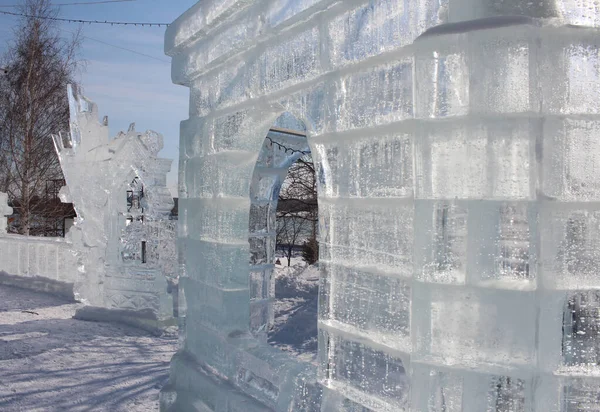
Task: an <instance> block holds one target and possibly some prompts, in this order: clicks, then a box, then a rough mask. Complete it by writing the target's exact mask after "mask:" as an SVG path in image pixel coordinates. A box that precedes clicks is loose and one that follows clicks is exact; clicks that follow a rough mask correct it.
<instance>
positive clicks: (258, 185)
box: [161, 0, 600, 412]
mask: <svg viewBox="0 0 600 412" xmlns="http://www.w3.org/2000/svg"><path fill="white" fill-rule="evenodd" d="M599 30H600V5H599V3H598V2H596V1H591V0H554V1H550V0H545V1H530V0H442V1H430V0H356V1H337V0H257V1H246V0H222V1H217V0H213V1H200V2H198V3H197V4H196V5H195V6H193V7H192V8H191V9H190V10H189V11H187V12H186V13H184V14H183V15H182V16H181V17H180V18H178V19H177V20H176V21H175V22H174V23H173V24H171V25H170V26H169V28H168V29H167V33H166V37H165V51H166V53H167V54H168V55H170V56H171V57H172V79H173V81H174V82H175V83H178V84H182V85H185V86H187V87H189V88H190V111H189V116H190V117H189V119H187V120H185V121H183V122H182V125H181V135H180V150H181V152H180V163H179V164H180V166H179V189H180V190H179V195H180V204H179V216H180V220H179V240H178V242H179V243H178V245H179V256H180V258H179V264H180V274H181V283H180V287H181V290H182V291H183V295H182V302H185V304H184V307H185V313H186V328H185V330H184V335H183V336H184V338H183V341H182V346H181V349H180V350H179V352H178V353H177V355H176V356H175V357H174V358H173V360H172V365H171V379H170V381H169V384H168V385H167V386H166V387H164V388H163V390H162V392H161V408H162V410H163V411H165V412H166V411H169V412H173V411H188V410H202V411H235V410H244V411H256V412H258V411H266V410H272V411H282V412H283V411H323V412H326V411H327V412H329V411H331V412H333V411H335V412H338V411H340V412H357V411H361V412H371V411H378V412H379V411H390V412H392V411H393V412H399V411H411V412H442V411H444V412H482V411H488V412H509V411H510V412H529V411H531V412H583V411H592V410H598V397H599V396H600V378H599V377H600V372H599V371H600V367H599V366H598V365H600V345H599V344H598V342H600V327H599V325H600V316H599V315H598V313H599V309H600V277H599V276H598V273H597V268H598V265H599V264H600V250H599V249H598V248H599V246H600V229H599V228H600V206H599V205H600V203H599V202H600V173H598V166H597V164H598V159H599V158H600V144H599V143H598V142H599V141H600V140H599V139H598V135H599V133H600V100H599V99H598V96H600V41H599V40H598V39H599V38H600V37H599V36H598V34H599ZM294 119H297V121H295V120H294ZM281 124H285V125H286V126H285V127H282V126H281ZM274 125H275V126H276V127H282V128H286V129H292V130H296V131H300V132H301V133H299V135H302V134H306V137H305V138H304V139H302V138H300V137H298V138H291V137H289V136H287V137H286V136H283V135H277V134H276V133H277V132H273V130H272V128H273V126H274ZM302 125H303V126H302ZM267 136H268V137H271V138H273V139H275V138H276V139H283V140H282V141H284V142H285V144H286V145H288V146H290V147H291V146H292V145H295V146H293V147H294V148H295V149H298V150H304V149H303V148H308V149H310V151H311V154H312V158H313V160H314V163H315V167H316V174H317V181H318V192H319V199H318V200H319V243H320V262H319V268H320V269H321V271H322V272H321V279H320V281H319V309H318V316H319V320H318V329H319V332H318V334H319V335H318V356H317V360H318V367H316V368H315V367H313V366H312V365H310V364H307V363H303V362H300V361H298V360H297V359H294V358H292V357H290V356H288V355H287V354H285V353H283V352H281V351H278V350H276V349H274V348H273V347H270V346H269V345H268V344H267V343H266V342H265V339H264V335H265V333H264V331H265V329H266V328H268V327H269V323H270V322H273V317H272V315H273V313H272V298H273V289H274V288H273V284H272V270H273V260H272V259H273V250H274V241H273V230H272V229H273V227H274V221H273V216H274V214H273V210H274V207H275V206H276V204H277V193H278V190H279V187H280V186H281V182H282V176H284V175H285V170H286V168H287V167H288V166H289V165H290V162H291V161H293V160H294V159H293V157H294V156H293V155H290V154H289V153H287V152H286V153H281V152H278V151H277V150H276V149H275V148H274V147H273V145H270V144H269V140H268V139H265V137H267ZM249 237H250V241H248V238H249ZM249 254H250V263H251V265H250V270H249V269H248V255H249Z"/></svg>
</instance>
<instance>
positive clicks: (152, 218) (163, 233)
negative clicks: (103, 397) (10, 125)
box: [54, 86, 177, 327]
mask: <svg viewBox="0 0 600 412" xmlns="http://www.w3.org/2000/svg"><path fill="white" fill-rule="evenodd" d="M68 95H69V107H70V133H69V135H68V136H62V135H58V136H54V142H55V147H56V150H57V152H58V155H59V159H60V164H61V167H62V170H63V173H64V176H65V180H66V182H67V185H66V186H65V187H64V188H63V189H62V190H61V192H60V198H61V200H62V201H69V202H72V203H73V205H74V208H75V210H76V212H77V218H76V222H75V225H74V226H73V227H72V228H71V230H70V231H69V232H68V234H67V238H68V240H70V241H71V243H72V245H73V248H74V249H75V250H74V252H75V253H76V255H77V260H78V267H79V275H78V277H77V279H76V281H75V286H74V292H75V296H76V297H77V298H79V299H81V300H82V301H83V302H85V303H87V304H88V305H89V306H90V307H88V308H86V309H85V312H84V313H85V315H82V316H85V317H93V316H104V315H103V313H104V312H102V311H98V312H97V313H94V312H93V310H92V308H102V309H117V310H120V311H125V312H121V313H126V315H125V316H126V317H130V318H132V321H133V322H136V320H135V318H136V317H138V316H141V317H142V318H143V320H141V322H142V323H144V322H145V323H148V322H151V323H152V322H154V321H161V320H162V319H168V318H170V317H172V315H173V310H172V308H173V306H172V305H173V304H172V300H171V297H170V296H169V295H168V293H167V278H170V279H172V280H174V279H175V278H176V276H177V274H176V267H177V264H176V260H177V252H176V247H175V236H176V234H175V232H176V230H175V225H174V223H173V222H172V221H169V213H170V212H171V209H172V208H173V199H172V197H171V194H170V191H169V190H168V189H167V187H166V174H167V173H168V172H169V170H170V168H171V162H172V161H171V160H170V159H162V158H159V157H158V156H157V155H158V152H159V151H160V150H161V149H162V147H163V138H162V135H160V134H158V133H156V132H153V131H147V132H145V133H140V132H136V131H135V126H134V124H132V125H131V126H130V128H129V130H128V132H127V133H123V132H120V133H119V134H118V135H117V136H116V137H115V138H114V139H112V140H111V139H109V134H108V120H107V118H104V120H103V121H102V123H100V122H99V121H98V108H97V106H96V104H95V103H93V102H91V101H89V100H88V99H86V98H85V97H83V96H82V95H81V94H79V92H78V91H77V90H76V89H74V88H72V87H71V86H69V88H68ZM147 311H150V313H152V314H153V315H152V317H151V318H150V319H148V315H147V314H145V313H146V312H147ZM140 314H141V315H140ZM153 319H154V320H153ZM157 325H158V324H157ZM142 326H149V327H152V325H149V324H148V325H142Z"/></svg>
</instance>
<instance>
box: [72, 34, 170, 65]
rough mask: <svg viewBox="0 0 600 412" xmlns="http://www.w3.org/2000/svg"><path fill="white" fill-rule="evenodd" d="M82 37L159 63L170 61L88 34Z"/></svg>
mask: <svg viewBox="0 0 600 412" xmlns="http://www.w3.org/2000/svg"><path fill="white" fill-rule="evenodd" d="M82 37H83V38H84V39H88V40H92V41H95V42H98V43H101V44H104V45H106V46H110V47H114V48H116V49H121V50H125V51H128V52H130V53H133V54H137V55H140V56H144V57H147V58H149V59H154V60H158V61H159V62H161V63H166V64H171V62H170V61H168V60H165V59H161V58H160V57H155V56H151V55H149V54H144V53H141V52H138V51H135V50H131V49H128V48H126V47H122V46H117V45H116V44H110V43H107V42H105V41H102V40H98V39H94V38H93V37H90V36H86V35H85V34H84V35H82Z"/></svg>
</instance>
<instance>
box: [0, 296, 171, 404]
mask: <svg viewBox="0 0 600 412" xmlns="http://www.w3.org/2000/svg"><path fill="white" fill-rule="evenodd" d="M77 307H78V304H75V303H70V302H66V301H64V300H62V299H60V298H56V297H53V296H50V295H45V294H40V293H35V292H30V291H26V290H22V289H16V288H11V287H6V286H0V411H2V412H10V411H24V412H37V411H44V412H46V411H73V412H76V411H111V412H113V411H115V412H119V411H123V412H125V411H127V412H137V411H139V412H141V411H144V412H145V411H156V410H158V394H159V391H160V388H161V387H162V386H163V385H164V384H165V383H166V381H167V378H168V367H169V361H170V359H171V357H172V356H173V354H174V352H175V350H176V346H177V339H176V337H175V336H173V335H165V336H163V337H155V336H151V335H148V334H147V333H145V332H143V331H140V330H137V329H133V328H129V327H126V326H121V325H118V324H108V323H95V322H85V321H80V320H75V319H72V316H73V314H74V313H75V309H76V308H77Z"/></svg>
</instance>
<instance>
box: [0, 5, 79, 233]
mask: <svg viewBox="0 0 600 412" xmlns="http://www.w3.org/2000/svg"><path fill="white" fill-rule="evenodd" d="M21 12H22V14H24V15H26V16H27V17H23V18H21V20H20V21H19V23H18V24H17V26H16V27H15V29H14V38H13V40H12V43H10V44H9V47H8V48H7V50H6V52H5V54H4V55H3V56H2V58H1V63H0V67H2V68H3V73H2V75H0V191H4V192H7V193H8V195H9V200H10V201H11V202H12V205H13V208H14V209H15V212H16V213H17V214H18V222H17V231H18V233H21V234H24V235H28V234H34V233H32V232H36V231H37V232H38V233H37V234H44V233H43V232H44V231H43V230H41V231H40V225H43V224H44V223H42V222H43V221H44V220H47V219H48V218H49V217H50V218H51V219H55V218H57V215H59V214H61V213H63V212H64V211H65V210H66V209H65V208H64V205H61V204H60V202H56V201H55V200H53V201H50V200H49V199H48V196H47V195H46V194H47V189H46V188H47V183H48V182H56V181H58V180H61V179H63V176H62V171H61V168H60V164H59V162H58V156H57V154H56V153H55V151H54V145H53V141H52V139H51V137H50V136H51V134H54V133H57V132H59V131H62V130H66V129H67V128H68V125H69V105H68V100H67V94H66V88H67V84H69V83H74V80H75V79H74V76H75V73H76V72H77V70H78V68H79V61H78V59H77V53H78V50H79V46H80V35H79V33H77V34H75V35H73V37H71V38H70V39H68V40H67V39H64V38H63V37H61V35H60V32H59V27H58V25H57V22H56V21H54V20H52V18H54V17H56V16H57V15H58V9H57V8H55V7H53V6H52V3H51V1H50V0H25V2H24V4H23V6H22V7H21ZM40 232H41V233H40Z"/></svg>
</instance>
